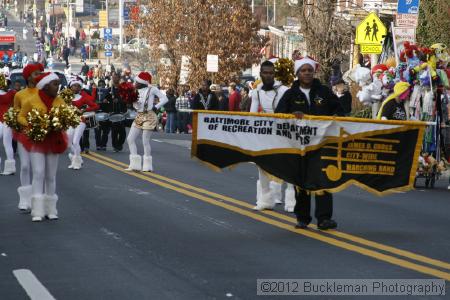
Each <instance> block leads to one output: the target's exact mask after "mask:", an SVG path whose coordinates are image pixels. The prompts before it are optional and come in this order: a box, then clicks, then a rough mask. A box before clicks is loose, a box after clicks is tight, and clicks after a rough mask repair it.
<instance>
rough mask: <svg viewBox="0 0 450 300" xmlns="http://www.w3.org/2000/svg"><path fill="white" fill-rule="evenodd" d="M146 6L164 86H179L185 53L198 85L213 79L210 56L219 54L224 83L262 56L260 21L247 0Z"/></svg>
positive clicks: (146, 29) (160, 0) (164, 0)
mask: <svg viewBox="0 0 450 300" xmlns="http://www.w3.org/2000/svg"><path fill="white" fill-rule="evenodd" d="M146 5H147V8H148V9H149V11H150V13H149V14H148V15H147V16H143V17H142V18H141V19H140V22H142V23H143V24H144V26H143V27H142V28H143V32H142V35H143V37H145V38H147V41H149V43H150V45H151V51H150V55H151V56H152V58H153V59H155V58H156V60H157V61H158V62H159V64H158V66H157V69H158V73H159V76H160V78H162V80H163V83H164V84H169V85H172V86H176V85H177V84H178V82H179V78H180V67H181V57H182V56H183V55H184V56H187V57H189V59H190V68H189V69H190V73H189V79H188V82H189V84H191V85H192V86H199V85H200V83H201V81H202V80H203V79H205V78H207V77H211V74H208V73H207V72H206V57H207V55H208V54H215V55H218V56H219V73H217V74H215V80H216V81H218V82H219V81H224V80H228V79H230V78H232V77H233V76H235V75H238V74H239V73H240V71H242V70H243V69H245V68H248V67H250V66H251V64H252V63H254V62H257V61H258V59H259V57H260V56H259V49H261V47H262V45H263V42H264V41H263V40H262V39H261V38H260V37H259V36H258V35H257V31H258V29H259V24H258V23H257V22H256V21H255V20H254V19H253V18H252V14H251V10H250V7H249V5H248V3H247V1H242V0H229V1H223V0H185V1H179V0H152V1H149V2H148V3H147V4H146ZM132 26H133V25H132Z"/></svg>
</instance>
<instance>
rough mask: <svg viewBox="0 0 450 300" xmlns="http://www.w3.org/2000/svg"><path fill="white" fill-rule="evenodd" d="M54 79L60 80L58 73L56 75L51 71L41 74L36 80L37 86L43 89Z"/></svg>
mask: <svg viewBox="0 0 450 300" xmlns="http://www.w3.org/2000/svg"><path fill="white" fill-rule="evenodd" d="M53 80H59V77H58V75H56V74H55V73H51V72H47V73H42V74H41V75H39V77H38V78H36V82H37V83H36V87H37V88H38V89H39V90H42V89H43V88H44V87H45V86H46V85H47V84H49V83H50V82H52V81H53Z"/></svg>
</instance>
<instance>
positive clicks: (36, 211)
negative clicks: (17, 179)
mask: <svg viewBox="0 0 450 300" xmlns="http://www.w3.org/2000/svg"><path fill="white" fill-rule="evenodd" d="M44 217H45V196H44V195H34V196H33V197H31V221H33V222H41V221H42V220H43V219H44Z"/></svg>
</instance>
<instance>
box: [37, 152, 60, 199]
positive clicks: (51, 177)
mask: <svg viewBox="0 0 450 300" xmlns="http://www.w3.org/2000/svg"><path fill="white" fill-rule="evenodd" d="M58 157H59V154H53V153H47V154H45V153H39V152H30V159H31V168H32V170H33V181H32V183H31V185H32V195H33V196H37V195H43V194H44V193H45V194H47V195H49V196H53V195H55V191H56V171H57V169H58Z"/></svg>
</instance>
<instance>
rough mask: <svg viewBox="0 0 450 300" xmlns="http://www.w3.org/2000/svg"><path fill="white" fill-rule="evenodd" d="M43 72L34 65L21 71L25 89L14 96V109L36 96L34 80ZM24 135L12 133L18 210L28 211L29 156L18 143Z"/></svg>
mask: <svg viewBox="0 0 450 300" xmlns="http://www.w3.org/2000/svg"><path fill="white" fill-rule="evenodd" d="M43 71H44V66H43V65H41V64H39V63H36V64H31V63H30V64H27V66H26V67H25V68H24V69H23V71H22V74H23V78H24V79H25V81H26V83H27V88H25V89H23V90H21V91H19V92H17V93H16V95H15V96H14V108H15V109H17V110H20V109H21V108H22V106H23V105H24V104H25V103H26V102H27V101H28V99H30V98H32V97H33V96H35V95H37V93H38V89H37V88H36V78H37V77H38V76H39V75H40V74H41V72H43ZM22 135H24V131H22V132H16V131H15V132H14V133H13V136H14V139H16V140H17V152H18V153H19V159H20V187H19V188H18V189H17V192H18V193H19V209H20V210H28V209H30V208H31V162H30V154H29V152H28V151H27V149H25V147H24V146H23V145H22V143H21V142H20V137H21V136H22Z"/></svg>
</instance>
